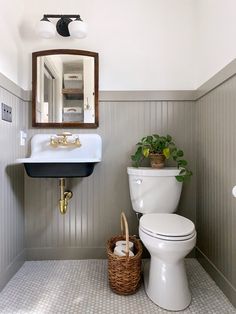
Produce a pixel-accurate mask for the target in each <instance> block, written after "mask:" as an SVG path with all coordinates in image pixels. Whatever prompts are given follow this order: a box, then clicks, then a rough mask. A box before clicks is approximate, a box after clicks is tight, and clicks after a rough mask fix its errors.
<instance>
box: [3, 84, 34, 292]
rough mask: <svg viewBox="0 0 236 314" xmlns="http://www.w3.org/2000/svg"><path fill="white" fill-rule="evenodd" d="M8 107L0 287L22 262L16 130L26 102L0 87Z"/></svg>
mask: <svg viewBox="0 0 236 314" xmlns="http://www.w3.org/2000/svg"><path fill="white" fill-rule="evenodd" d="M2 103H5V104H6V105H9V106H11V107H12V115H13V118H12V123H10V122H6V121H2V120H1V119H0V186H1V188H0V290H1V288H2V287H3V286H4V285H5V284H6V283H7V281H8V280H9V279H10V278H11V276H12V275H13V274H14V273H15V272H16V271H17V270H18V269H19V267H20V266H21V265H22V264H23V262H24V259H25V258H24V170H23V168H22V166H21V165H16V159H17V158H19V157H23V156H25V154H26V149H25V147H22V146H20V140H19V139H20V138H19V132H20V130H21V129H27V128H28V103H27V102H24V101H23V100H21V99H20V98H19V97H17V96H15V95H14V94H12V93H10V92H8V91H7V90H6V89H4V88H2V87H0V106H1V104H2Z"/></svg>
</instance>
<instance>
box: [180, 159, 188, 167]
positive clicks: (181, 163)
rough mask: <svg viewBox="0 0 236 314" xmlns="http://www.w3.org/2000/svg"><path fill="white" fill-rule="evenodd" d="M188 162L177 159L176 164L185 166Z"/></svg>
mask: <svg viewBox="0 0 236 314" xmlns="http://www.w3.org/2000/svg"><path fill="white" fill-rule="evenodd" d="M187 164H188V162H187V161H186V160H184V159H181V160H178V166H187Z"/></svg>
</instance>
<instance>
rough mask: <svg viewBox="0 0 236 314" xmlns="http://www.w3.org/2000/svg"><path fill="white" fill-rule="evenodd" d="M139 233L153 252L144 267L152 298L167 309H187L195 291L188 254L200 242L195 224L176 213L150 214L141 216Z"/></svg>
mask: <svg viewBox="0 0 236 314" xmlns="http://www.w3.org/2000/svg"><path fill="white" fill-rule="evenodd" d="M139 236H140V239H141V241H142V242H143V244H144V246H145V247H146V248H147V250H148V251H149V253H150V255H151V260H150V263H149V264H147V265H145V268H144V285H145V291H146V293H147V295H148V297H149V298H150V299H151V300H152V301H153V302H154V303H156V304H157V305H159V306H160V307H162V308H164V309H167V310H171V311H180V310H183V309H185V308H186V307H188V305H189V304H190V302H191V293H190V291H189V287H188V280H187V276H186V271H185V265H184V257H185V256H186V255H187V254H188V253H189V252H190V251H191V250H192V249H193V247H194V246H195V244H196V231H195V227H194V224H193V223H192V222H191V221H190V220H188V219H186V218H184V217H181V216H179V215H176V214H147V215H144V216H142V217H141V219H140V223H139Z"/></svg>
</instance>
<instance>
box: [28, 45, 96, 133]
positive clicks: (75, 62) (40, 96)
mask: <svg viewBox="0 0 236 314" xmlns="http://www.w3.org/2000/svg"><path fill="white" fill-rule="evenodd" d="M32 126H33V127H41V128H60V127H62V128H97V127H98V53H96V52H91V51H83V50H72V49H56V50H44V51H37V52H33V54H32Z"/></svg>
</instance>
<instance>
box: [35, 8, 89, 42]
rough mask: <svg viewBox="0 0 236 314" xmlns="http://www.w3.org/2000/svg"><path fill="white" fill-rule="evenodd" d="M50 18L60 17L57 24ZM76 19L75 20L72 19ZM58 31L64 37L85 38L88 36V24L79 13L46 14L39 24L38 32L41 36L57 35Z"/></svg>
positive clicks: (50, 36)
mask: <svg viewBox="0 0 236 314" xmlns="http://www.w3.org/2000/svg"><path fill="white" fill-rule="evenodd" d="M49 19H59V20H58V21H57V24H56V26H55V25H54V24H53V23H52V22H51V21H50V20H49ZM72 19H74V20H72ZM56 31H57V33H58V34H59V35H61V36H63V37H69V36H71V37H74V38H80V39H82V38H85V37H86V36H87V24H86V23H85V22H83V21H82V19H81V18H80V15H78V14H64V15H57V14H44V16H43V18H42V19H41V20H40V22H39V23H38V25H37V28H36V32H37V34H38V35H39V36H40V37H43V38H52V37H55V35H56Z"/></svg>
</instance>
